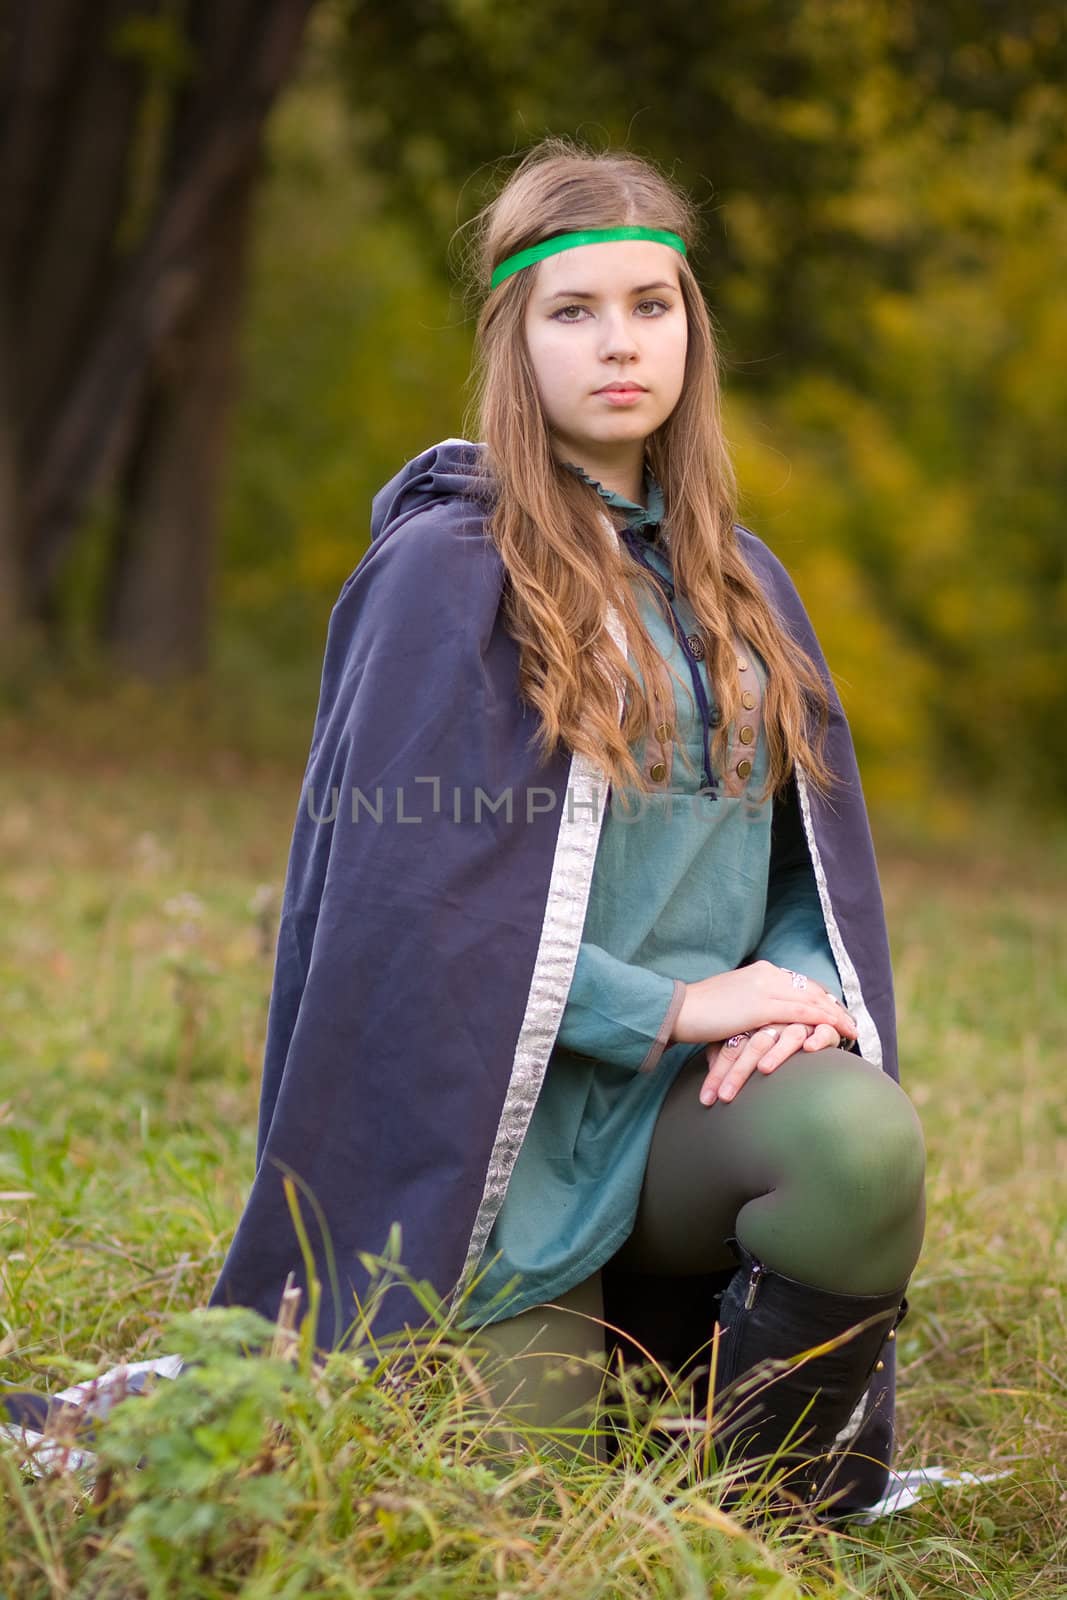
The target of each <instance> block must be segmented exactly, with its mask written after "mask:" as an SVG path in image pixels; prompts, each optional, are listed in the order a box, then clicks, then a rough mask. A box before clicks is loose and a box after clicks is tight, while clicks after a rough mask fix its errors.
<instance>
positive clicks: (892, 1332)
mask: <svg viewBox="0 0 1067 1600" xmlns="http://www.w3.org/2000/svg"><path fill="white" fill-rule="evenodd" d="M896 1336H897V1330H896V1329H895V1328H890V1330H889V1332H888V1333H887V1334H886V1338H887V1339H895V1338H896Z"/></svg>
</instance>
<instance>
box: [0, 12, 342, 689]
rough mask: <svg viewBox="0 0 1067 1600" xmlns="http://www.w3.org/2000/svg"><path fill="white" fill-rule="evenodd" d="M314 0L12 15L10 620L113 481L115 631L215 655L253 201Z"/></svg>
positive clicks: (6, 264)
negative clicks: (229, 432) (209, 640)
mask: <svg viewBox="0 0 1067 1600" xmlns="http://www.w3.org/2000/svg"><path fill="white" fill-rule="evenodd" d="M313 4H314V0H13V3H10V4H9V7H8V10H7V12H6V14H5V15H4V17H3V18H0V295H2V296H3V299H4V305H3V307H2V308H0V360H4V362H5V370H4V373H3V374H0V587H2V589H3V597H2V598H0V625H2V624H11V623H13V622H17V621H18V619H19V618H20V617H26V616H32V617H37V618H38V619H41V618H47V616H48V615H49V613H50V611H51V610H52V607H53V596H54V594H55V591H56V587H57V585H58V583H59V582H60V580H61V578H62V573H63V569H64V565H65V563H66V561H67V559H68V557H69V555H70V552H71V548H72V546H73V544H74V542H75V540H76V538H77V536H78V534H79V533H80V531H81V529H82V527H83V525H84V522H85V518H86V512H87V509H88V507H89V505H90V502H91V500H92V498H93V497H94V495H96V494H97V493H98V492H100V491H101V490H104V489H107V488H109V487H111V486H117V487H118V489H119V491H120V505H119V536H118V543H117V548H116V553H115V562H114V566H113V574H114V580H115V590H114V593H113V595H112V596H110V598H109V600H108V603H107V605H106V607H105V619H104V624H105V625H104V632H105V635H106V636H107V637H109V638H112V639H114V641H115V642H116V644H117V645H119V646H120V647H121V650H122V653H123V655H124V656H125V657H127V659H128V660H129V661H130V662H131V663H133V664H140V663H144V664H145V665H146V666H147V668H148V670H152V671H159V670H163V663H164V662H169V663H172V664H173V665H183V664H188V663H191V662H194V661H196V660H199V659H201V658H202V655H203V635H204V629H205V625H206V622H205V615H204V608H205V606H206V604H207V599H208V596H209V593H210V569H211V551H212V547H213V541H214V535H215V530H216V527H217V514H216V510H215V499H216V497H217V492H218V484H219V479H220V470H221V463H222V455H223V449H224V442H223V441H224V439H225V425H224V424H225V417H226V412H227V410H228V407H229V397H230V394H231V391H232V366H233V361H234V346H235V339H236V324H237V322H238V319H239V311H240V299H241V284H242V281H243V274H242V261H243V256H244V249H245V241H244V235H245V232H246V230H247V218H248V210H249V205H250V197H251V192H252V187H253V183H254V174H255V173H256V171H257V170H258V164H259V154H260V148H261V143H262V136H263V127H264V123H265V120H266V116H267V113H268V112H269V110H270V109H271V106H272V105H273V103H274V101H275V99H276V97H277V94H278V92H279V90H280V89H281V88H282V86H283V85H284V84H285V82H286V81H287V79H288V78H289V76H290V74H291V72H292V70H293V68H294V66H295V63H296V57H297V52H298V49H299V46H300V42H301V38H302V35H303V30H304V26H305V24H306V21H307V17H308V14H309V12H310V10H311V7H312V5H313ZM216 235H218V238H216ZM227 319H229V322H228V323H227ZM5 324H6V327H7V329H8V335H9V337H8V341H7V344H6V346H5V343H4V338H3V334H4V326H5ZM186 383H188V385H189V394H188V395H187V394H186V393H185V392H184V386H185V384H186ZM5 401H6V404H5ZM122 495H126V496H128V497H129V500H128V503H127V504H123V503H122V500H121V496H122ZM172 501H173V503H171V502H172ZM172 545H173V547H172ZM12 568H14V571H12ZM9 579H10V581H9ZM198 641H199V642H198Z"/></svg>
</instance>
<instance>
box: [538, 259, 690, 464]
mask: <svg viewBox="0 0 1067 1600" xmlns="http://www.w3.org/2000/svg"><path fill="white" fill-rule="evenodd" d="M534 271H535V273H536V278H535V279H534V285H533V289H532V291H531V293H530V299H529V302H528V304H527V309H526V341H527V346H528V348H529V352H530V359H531V361H532V362H533V368H534V373H535V376H536V379H537V388H538V392H539V394H540V397H541V405H542V408H543V410H544V413H545V418H546V421H547V423H548V426H549V429H550V431H551V433H552V435H553V437H554V439H555V441H556V450H557V454H558V455H559V457H560V459H562V460H574V461H576V462H577V463H578V464H579V465H584V464H585V462H586V461H587V460H594V461H597V462H612V461H616V460H618V461H619V462H628V461H630V460H632V459H633V457H634V456H635V454H636V455H637V456H638V458H639V457H640V456H641V455H642V454H643V450H644V441H645V440H646V439H647V438H648V436H649V434H650V433H653V432H654V431H655V429H656V428H658V427H659V426H660V424H661V423H662V422H665V421H666V419H667V418H668V417H669V416H670V414H671V412H672V411H673V410H674V408H675V406H676V405H677V403H678V398H679V396H680V395H681V392H682V382H683V378H684V374H685V352H686V344H687V341H688V333H689V327H688V322H687V318H686V312H685V302H684V301H683V299H682V291H681V288H680V287H679V282H678V254H677V252H676V251H675V250H672V249H671V247H670V246H669V245H665V244H656V243H654V241H652V240H651V239H626V240H611V241H607V242H604V243H600V244H586V245H579V246H578V247H577V248H576V249H573V250H561V251H560V252H559V254H558V255H553V256H548V257H546V259H545V260H543V261H540V262H538V264H537V266H536V267H535V268H534ZM619 385H626V386H628V387H627V388H626V389H624V390H621V391H620V389H619V387H618V386H619Z"/></svg>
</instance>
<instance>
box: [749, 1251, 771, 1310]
mask: <svg viewBox="0 0 1067 1600" xmlns="http://www.w3.org/2000/svg"><path fill="white" fill-rule="evenodd" d="M766 1270H767V1269H766V1267H765V1266H764V1265H763V1262H762V1261H753V1263H752V1271H751V1273H750V1274H749V1279H748V1293H747V1294H746V1295H745V1310H746V1311H751V1310H752V1307H753V1306H754V1305H755V1304H756V1294H757V1292H758V1290H759V1285H760V1279H761V1278H762V1277H763V1274H764V1273H765V1272H766Z"/></svg>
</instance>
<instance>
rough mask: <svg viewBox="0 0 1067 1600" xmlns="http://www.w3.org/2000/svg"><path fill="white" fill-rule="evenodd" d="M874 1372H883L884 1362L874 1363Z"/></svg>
mask: <svg viewBox="0 0 1067 1600" xmlns="http://www.w3.org/2000/svg"><path fill="white" fill-rule="evenodd" d="M874 1370H875V1372H884V1371H885V1362H884V1361H876V1362H875V1363H874Z"/></svg>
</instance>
